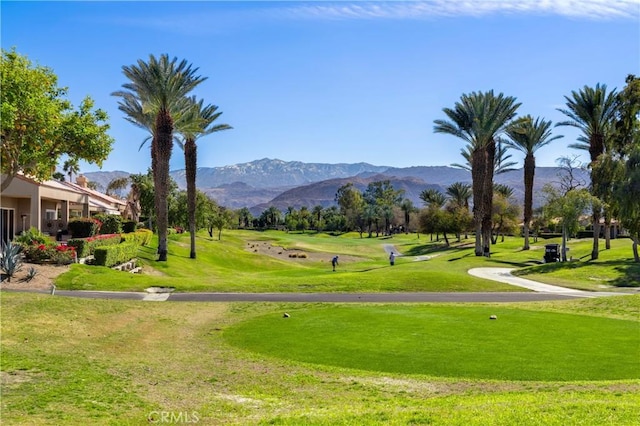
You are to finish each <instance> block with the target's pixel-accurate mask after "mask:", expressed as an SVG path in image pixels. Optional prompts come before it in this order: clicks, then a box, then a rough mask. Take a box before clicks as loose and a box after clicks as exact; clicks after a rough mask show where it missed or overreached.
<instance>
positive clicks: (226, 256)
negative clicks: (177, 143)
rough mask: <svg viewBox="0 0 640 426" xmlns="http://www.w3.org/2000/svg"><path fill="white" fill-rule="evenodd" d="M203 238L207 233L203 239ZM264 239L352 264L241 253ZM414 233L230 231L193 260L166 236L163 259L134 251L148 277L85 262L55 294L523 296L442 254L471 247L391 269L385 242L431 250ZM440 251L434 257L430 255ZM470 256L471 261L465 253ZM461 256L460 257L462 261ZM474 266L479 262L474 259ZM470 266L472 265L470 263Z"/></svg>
mask: <svg viewBox="0 0 640 426" xmlns="http://www.w3.org/2000/svg"><path fill="white" fill-rule="evenodd" d="M205 235H206V234H205ZM259 239H261V240H264V241H267V242H269V243H270V244H273V246H282V245H283V246H285V247H287V248H296V249H301V250H305V251H308V252H320V253H329V254H341V255H343V257H345V256H350V257H353V260H349V261H343V262H341V264H340V266H339V268H338V271H337V272H335V273H334V272H332V270H331V266H330V264H329V262H328V260H327V261H314V260H311V259H309V260H307V261H291V260H285V259H277V258H274V257H271V256H267V255H264V254H260V253H255V252H252V251H250V250H247V249H246V247H247V244H248V242H250V241H256V240H259ZM424 239H425V238H424V236H423V238H422V241H420V240H418V239H417V238H416V237H415V235H409V236H405V235H402V236H394V237H393V238H390V239H381V238H378V239H376V238H362V239H361V238H359V237H358V236H357V234H348V235H344V236H340V237H331V236H328V235H326V234H314V235H312V234H287V233H284V232H275V231H274V232H264V233H261V232H255V231H233V232H231V231H230V232H228V233H227V234H226V235H224V236H223V239H222V240H221V241H218V240H216V239H211V238H208V237H205V236H204V235H203V234H200V235H199V238H198V240H197V241H198V251H197V253H198V257H197V259H196V260H193V259H189V245H188V240H189V237H188V235H184V234H183V235H172V236H171V239H170V244H169V260H168V261H167V262H156V261H155V260H154V259H155V249H154V247H155V246H153V245H152V246H151V247H143V248H141V249H140V252H139V254H140V258H141V259H142V262H143V263H144V265H145V266H146V267H147V269H153V270H154V271H155V272H156V273H155V274H153V275H148V274H142V275H136V274H126V273H122V272H117V271H112V270H110V269H108V268H100V267H95V266H86V265H72V268H71V271H70V272H69V273H67V274H64V275H63V276H61V277H60V278H59V279H58V281H57V282H56V284H57V286H58V288H61V289H78V290H120V291H143V290H144V289H145V288H147V287H150V286H171V287H175V288H176V291H212V292H401V291H480V292H482V291H489V292H490V291H526V290H523V289H521V288H517V287H513V286H509V285H506V284H501V283H496V282H492V281H488V280H483V279H480V278H476V277H472V276H470V275H468V274H467V273H466V270H467V269H468V267H469V266H468V263H469V262H467V261H466V260H465V261H463V262H457V261H456V260H455V259H454V260H452V261H450V262H447V261H446V260H444V259H445V257H451V256H460V252H461V251H462V252H464V253H465V254H464V255H463V256H468V251H469V249H466V248H465V249H462V250H460V249H452V250H451V251H447V252H443V254H446V256H444V255H443V256H442V259H441V260H439V261H437V262H435V260H436V259H440V257H439V256H438V257H434V258H433V259H432V260H434V261H433V262H432V261H431V260H429V261H422V262H416V261H414V260H415V256H414V255H412V254H410V253H407V256H406V257H402V258H399V259H397V264H396V266H394V267H393V268H391V267H390V266H389V264H388V260H387V255H386V253H385V251H384V249H383V245H384V244H394V245H395V244H398V246H399V248H400V247H401V250H407V251H411V250H415V248H416V247H427V246H428V247H430V248H431V249H432V250H438V247H439V244H432V243H429V244H426V241H424ZM436 254H440V253H436ZM471 257H472V258H473V256H471ZM465 259H466V257H465ZM476 262H477V261H476ZM476 262H471V263H476Z"/></svg>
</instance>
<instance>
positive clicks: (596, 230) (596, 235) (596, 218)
mask: <svg viewBox="0 0 640 426" xmlns="http://www.w3.org/2000/svg"><path fill="white" fill-rule="evenodd" d="M599 243H600V214H599V213H598V212H593V249H592V250H591V260H596V259H598V255H599V252H600V250H599Z"/></svg>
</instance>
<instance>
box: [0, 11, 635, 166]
mask: <svg viewBox="0 0 640 426" xmlns="http://www.w3.org/2000/svg"><path fill="white" fill-rule="evenodd" d="M0 8H1V9H0V12H1V19H2V21H1V24H2V29H1V37H2V38H1V43H2V47H3V48H5V49H8V48H11V47H13V46H15V47H16V49H17V51H18V52H19V53H21V54H23V55H27V56H28V57H29V58H30V59H31V60H32V61H34V62H36V63H39V64H40V65H46V66H48V67H51V68H52V69H53V70H54V71H55V73H56V74H57V75H58V76H59V84H60V85H63V86H68V87H69V98H70V99H71V100H72V102H73V103H74V104H75V105H78V104H79V102H80V100H81V99H82V98H83V97H84V96H85V95H90V96H91V97H92V98H93V99H94V100H95V101H96V104H97V106H98V107H100V108H102V109H104V110H106V111H107V112H108V113H109V116H110V124H111V130H110V134H111V136H113V137H114V139H115V141H116V142H115V144H114V149H113V152H112V154H111V155H110V157H109V159H108V160H107V161H105V163H104V165H103V168H102V170H125V171H129V172H144V171H146V169H147V168H148V167H149V165H150V156H149V151H148V149H147V148H143V149H142V150H140V151H138V147H139V145H140V143H141V141H142V140H143V139H144V138H145V137H146V134H145V133H144V132H143V131H141V130H139V129H137V128H135V127H134V126H133V125H131V124H129V123H128V122H126V121H125V120H124V119H123V118H122V113H120V111H119V110H118V109H117V98H114V97H113V96H111V95H110V94H111V93H112V92H113V91H116V90H119V89H120V88H121V85H122V84H123V83H126V80H125V78H124V76H123V74H122V66H123V65H131V64H134V63H135V62H136V61H137V60H138V59H140V58H143V59H147V58H148V57H149V54H154V55H160V54H163V53H168V54H169V55H170V56H172V57H173V56H176V57H178V58H179V59H186V60H188V61H189V62H191V63H192V64H193V65H194V66H196V67H199V72H200V74H201V75H203V76H207V77H208V80H207V81H205V82H204V83H203V84H202V85H200V86H199V87H198V88H197V90H196V91H195V92H194V94H195V95H197V96H198V97H200V98H204V99H205V101H206V102H207V103H212V104H215V105H218V106H219V108H220V111H222V112H223V115H222V116H221V119H220V122H223V123H227V124H230V125H231V126H233V127H234V129H233V130H229V131H226V132H221V133H217V134H213V135H210V136H207V137H205V138H203V139H201V140H200V141H199V151H198V154H199V155H198V160H199V166H201V167H216V166H224V165H229V164H236V163H244V162H248V161H252V160H256V159H261V158H265V157H268V158H279V159H281V160H285V161H304V162H319V163H356V162H361V161H362V162H368V163H371V164H375V165H386V166H395V167H408V166H429V165H449V164H451V163H456V162H462V159H461V156H460V150H461V148H463V143H462V141H460V140H457V139H456V138H454V137H451V136H447V135H442V134H434V133H433V121H434V120H435V119H442V118H445V117H444V114H443V113H442V108H444V107H452V106H453V105H454V103H455V102H456V101H457V100H459V99H460V96H461V95H462V94H463V93H469V92H472V91H486V90H491V89H493V90H495V91H496V92H503V93H504V94H506V95H510V96H515V97H516V98H517V99H518V101H519V102H521V103H522V106H521V107H520V109H519V114H521V115H523V114H532V115H534V116H542V117H545V118H546V119H550V120H552V121H553V122H557V121H561V120H563V117H564V116H563V115H562V114H561V113H559V112H558V111H556V108H558V107H563V105H564V102H565V99H564V96H567V95H570V93H571V91H573V90H578V89H580V88H581V87H583V86H584V85H589V86H593V85H595V84H596V83H603V84H606V85H607V86H608V87H609V88H611V89H612V88H618V89H620V88H622V87H623V86H624V79H625V77H626V76H627V74H629V73H634V74H640V0H626V1H616V0H604V1H600V0H591V1H576V0H557V1H553V0H548V1H529V0H502V1H500V0H485V1H457V0H433V1H424V2H419V1H408V2H396V1H387V2H362V1H339V2H335V1H316V2H297V1H279V2H269V1H257V2H246V1H233V2H218V1H209V2H189V3H186V2H7V1H2V3H1V4H0ZM555 134H563V135H565V137H564V138H563V139H560V140H558V141H556V142H554V143H553V144H551V145H549V146H548V147H545V148H542V149H541V150H540V151H538V156H537V158H538V165H540V166H553V165H555V160H556V159H557V158H558V157H560V156H562V155H571V154H580V152H579V151H574V150H570V149H568V148H567V145H568V144H570V143H573V142H575V139H576V137H577V135H578V134H577V133H576V131H575V130H573V129H570V128H567V127H559V128H556V129H555ZM513 158H514V159H517V160H520V159H521V155H520V154H518V153H515V152H514V153H513ZM581 158H582V159H583V160H586V156H585V155H584V154H582V157H581ZM183 161H184V160H183V156H182V152H181V151H180V150H179V149H177V148H176V149H175V150H174V152H173V157H172V161H171V168H172V170H175V169H182V168H184V162H183ZM95 170H98V168H97V167H96V166H95V165H87V164H82V168H81V171H83V172H88V171H95Z"/></svg>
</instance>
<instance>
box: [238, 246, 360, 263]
mask: <svg viewBox="0 0 640 426" xmlns="http://www.w3.org/2000/svg"><path fill="white" fill-rule="evenodd" d="M245 250H247V251H250V252H252V253H257V254H261V255H265V256H270V257H274V258H276V259H281V260H290V261H292V262H331V259H332V258H333V256H335V255H338V256H339V257H340V262H345V263H347V262H356V261H360V260H362V259H361V258H358V257H356V256H349V255H346V254H340V253H335V254H333V253H317V252H309V251H305V250H300V249H286V248H284V247H280V246H274V245H271V244H270V243H268V242H266V241H249V242H247V245H246V247H245Z"/></svg>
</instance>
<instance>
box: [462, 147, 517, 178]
mask: <svg viewBox="0 0 640 426" xmlns="http://www.w3.org/2000/svg"><path fill="white" fill-rule="evenodd" d="M496 141H497V144H496V155H495V158H494V161H493V174H494V175H500V174H502V173H506V172H510V171H512V170H515V169H514V168H513V166H515V165H516V164H518V163H516V162H515V161H510V160H509V159H510V158H511V154H509V150H508V149H507V148H508V146H507V141H505V140H503V139H502V138H497V139H496ZM460 155H462V157H463V158H464V159H465V160H466V162H465V163H464V164H460V163H453V164H451V167H456V168H458V169H463V170H467V171H469V172H471V157H472V155H473V147H471V146H469V145H467V146H466V147H464V148H463V149H461V150H460Z"/></svg>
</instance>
